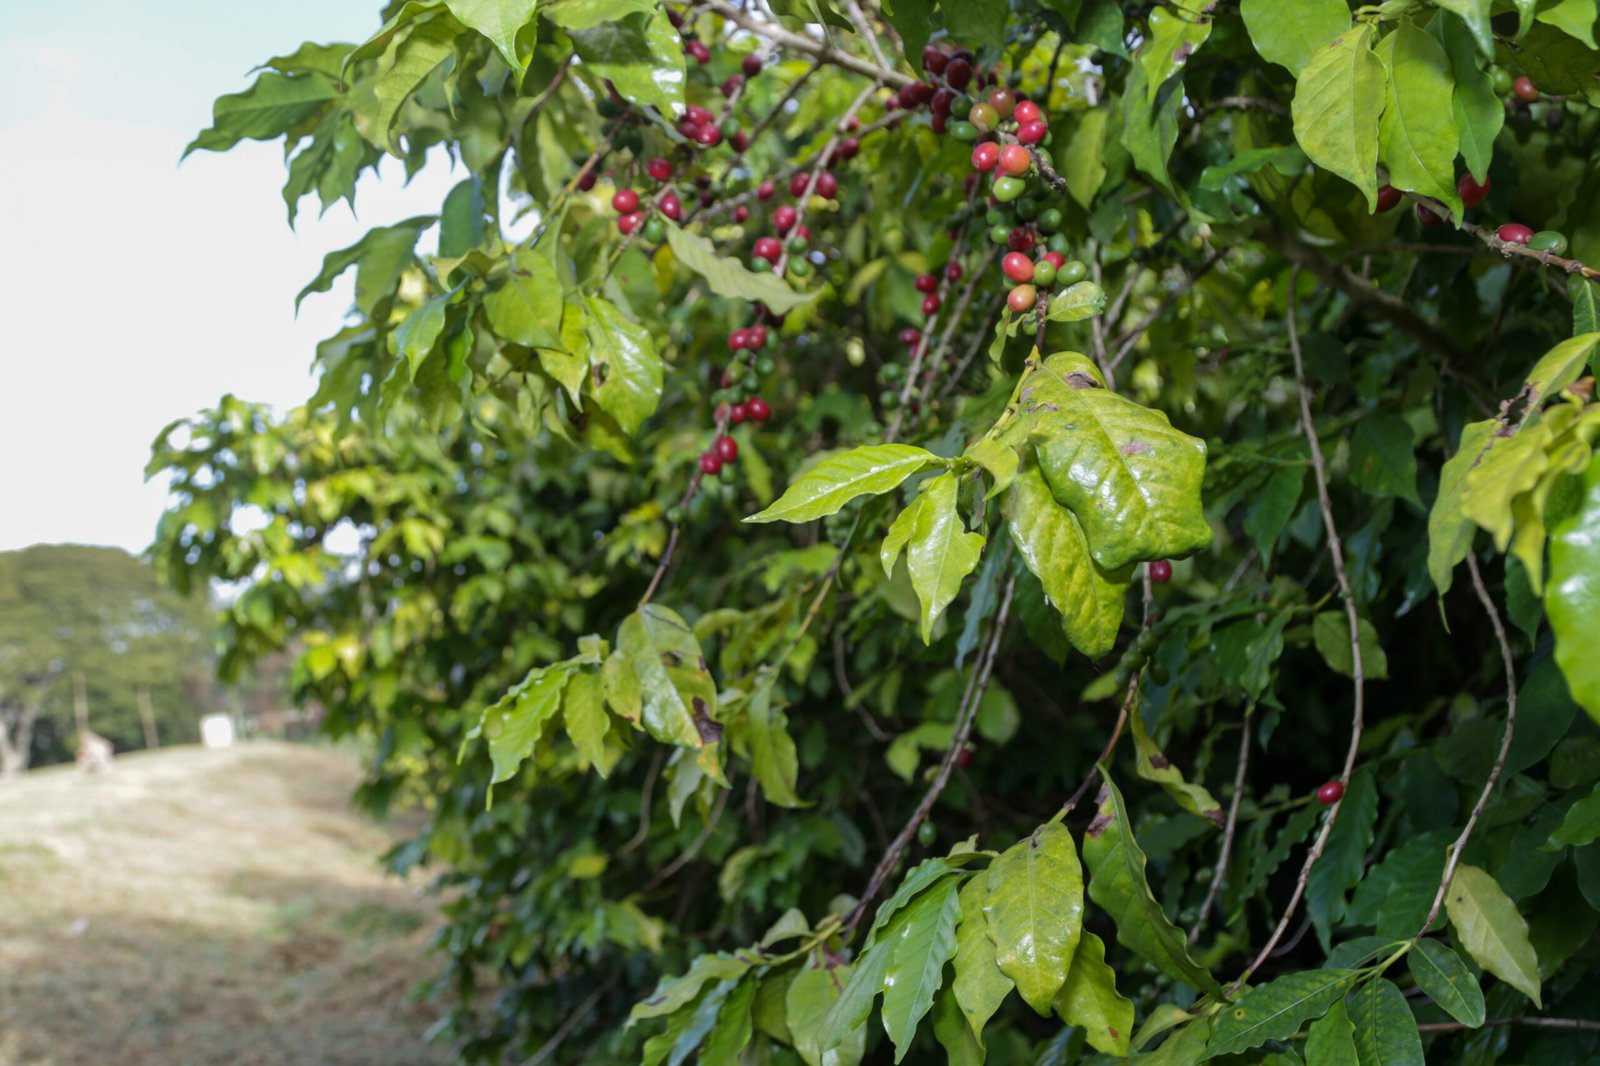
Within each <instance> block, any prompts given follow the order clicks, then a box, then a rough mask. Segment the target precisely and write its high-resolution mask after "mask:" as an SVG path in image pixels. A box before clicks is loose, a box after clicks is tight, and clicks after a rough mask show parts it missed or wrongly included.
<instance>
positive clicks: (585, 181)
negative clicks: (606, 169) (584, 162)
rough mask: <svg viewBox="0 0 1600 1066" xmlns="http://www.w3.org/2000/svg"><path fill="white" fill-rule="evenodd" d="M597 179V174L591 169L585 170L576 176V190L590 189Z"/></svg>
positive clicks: (598, 176) (586, 190)
mask: <svg viewBox="0 0 1600 1066" xmlns="http://www.w3.org/2000/svg"><path fill="white" fill-rule="evenodd" d="M599 180H600V175H599V174H596V173H595V172H594V171H593V170H585V171H584V172H583V174H582V175H581V176H580V177H579V178H578V191H579V192H588V191H589V190H590V189H592V188H594V183H595V182H597V181H599Z"/></svg>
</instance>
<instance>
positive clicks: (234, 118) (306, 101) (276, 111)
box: [183, 70, 339, 156]
mask: <svg viewBox="0 0 1600 1066" xmlns="http://www.w3.org/2000/svg"><path fill="white" fill-rule="evenodd" d="M338 95H339V90H338V88H337V87H336V86H335V85H334V83H333V81H332V80H331V79H330V78H327V77H324V76H322V75H320V74H296V75H290V74H280V73H277V72H276V71H270V70H269V71H266V72H264V73H262V74H261V76H260V77H258V78H256V80H255V84H253V85H251V86H250V88H248V89H246V90H245V91H244V92H241V93H229V94H227V95H225V96H219V97H217V102H216V103H215V104H214V105H212V109H211V126H210V128H209V129H206V130H202V131H201V132H200V133H199V134H198V135H197V136H196V137H195V139H194V140H193V141H191V142H190V143H189V146H188V147H187V148H185V149H184V150H183V154H184V155H185V156H187V155H188V154H189V153H190V152H193V151H196V150H199V149H204V150H205V151H208V152H225V151H227V150H228V149H229V148H232V147H233V146H234V145H236V144H238V143H239V142H240V141H242V140H251V141H267V140H272V139H273V138H276V137H281V136H282V135H283V134H284V133H285V132H287V131H288V130H290V129H292V128H293V127H294V126H296V125H298V124H299V123H301V122H304V121H305V120H306V119H307V118H309V117H310V116H312V115H314V114H316V113H317V112H318V111H320V110H321V109H322V108H323V106H324V105H326V104H327V103H328V101H330V100H333V99H336V98H337V97H338Z"/></svg>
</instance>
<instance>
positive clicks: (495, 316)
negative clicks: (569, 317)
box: [483, 248, 564, 348]
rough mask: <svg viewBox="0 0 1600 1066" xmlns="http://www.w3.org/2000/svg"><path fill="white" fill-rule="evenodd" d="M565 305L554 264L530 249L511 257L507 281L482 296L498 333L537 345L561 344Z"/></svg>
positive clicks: (501, 335)
mask: <svg viewBox="0 0 1600 1066" xmlns="http://www.w3.org/2000/svg"><path fill="white" fill-rule="evenodd" d="M563 306H564V305H563V303H562V300H561V280H560V278H558V277H557V276H556V268H555V266H554V265H553V264H552V263H551V262H550V260H549V259H548V258H546V257H545V256H543V255H540V254H539V253H538V252H536V251H534V250H533V249H531V248H525V249H522V250H520V251H518V252H517V253H516V254H514V255H513V256H512V257H511V263H510V270H509V271H508V274H507V277H506V280H505V284H503V285H501V286H500V287H499V288H498V289H496V290H494V291H493V292H491V293H489V295H487V296H485V297H484V299H483V311H484V314H485V315H487V316H488V318H489V325H490V326H491V327H492V328H493V329H494V331H495V334H496V335H497V336H500V337H503V338H505V339H506V340H508V341H511V342H512V343H514V344H526V345H528V346H529V347H536V348H555V347H558V346H559V345H560V343H561V325H562V322H561V316H562V308H563Z"/></svg>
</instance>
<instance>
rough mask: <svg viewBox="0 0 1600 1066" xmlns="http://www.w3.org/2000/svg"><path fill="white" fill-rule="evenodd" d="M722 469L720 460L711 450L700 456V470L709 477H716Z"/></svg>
mask: <svg viewBox="0 0 1600 1066" xmlns="http://www.w3.org/2000/svg"><path fill="white" fill-rule="evenodd" d="M721 470H722V460H721V459H718V458H717V457H716V456H715V455H713V454H712V453H711V452H706V453H705V454H704V455H702V456H701V457H700V472H701V473H702V474H706V475H708V476H711V477H716V476H717V474H718V473H720V472H721Z"/></svg>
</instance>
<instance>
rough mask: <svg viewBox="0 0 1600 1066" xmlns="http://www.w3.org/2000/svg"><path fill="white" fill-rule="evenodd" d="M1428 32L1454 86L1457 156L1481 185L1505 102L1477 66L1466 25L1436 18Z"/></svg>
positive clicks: (1476, 55) (1499, 126)
mask: <svg viewBox="0 0 1600 1066" xmlns="http://www.w3.org/2000/svg"><path fill="white" fill-rule="evenodd" d="M1428 29H1429V32H1431V33H1433V34H1434V35H1435V36H1437V37H1438V38H1439V42H1440V43H1441V44H1443V45H1444V50H1445V54H1446V55H1447V56H1449V58H1450V74H1451V77H1452V78H1453V79H1454V80H1455V83H1456V87H1455V92H1454V94H1453V95H1452V96H1451V100H1450V103H1451V109H1452V110H1453V111H1454V112H1455V116H1456V130H1457V132H1459V134H1460V136H1461V155H1462V157H1463V158H1464V159H1465V160H1466V162H1467V169H1468V170H1469V171H1471V172H1472V175H1473V177H1475V178H1476V179H1477V180H1478V181H1480V182H1481V181H1483V180H1484V178H1485V177H1486V176H1487V175H1488V173H1489V162H1490V160H1492V159H1493V158H1494V142H1495V138H1496V137H1498V136H1499V135H1500V129H1501V127H1503V126H1504V125H1505V121H1506V107H1505V102H1504V101H1502V100H1501V99H1500V96H1499V94H1498V93H1496V92H1495V91H1494V79H1493V78H1492V77H1490V75H1489V73H1488V72H1487V71H1485V70H1484V69H1483V68H1482V67H1480V66H1479V65H1478V63H1479V59H1478V48H1477V43H1476V42H1475V41H1474V40H1473V39H1472V31H1471V30H1469V29H1468V28H1467V24H1466V23H1464V22H1462V21H1461V20H1460V19H1458V18H1439V19H1435V20H1434V21H1433V22H1432V23H1431V24H1430V25H1429V27H1428Z"/></svg>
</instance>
